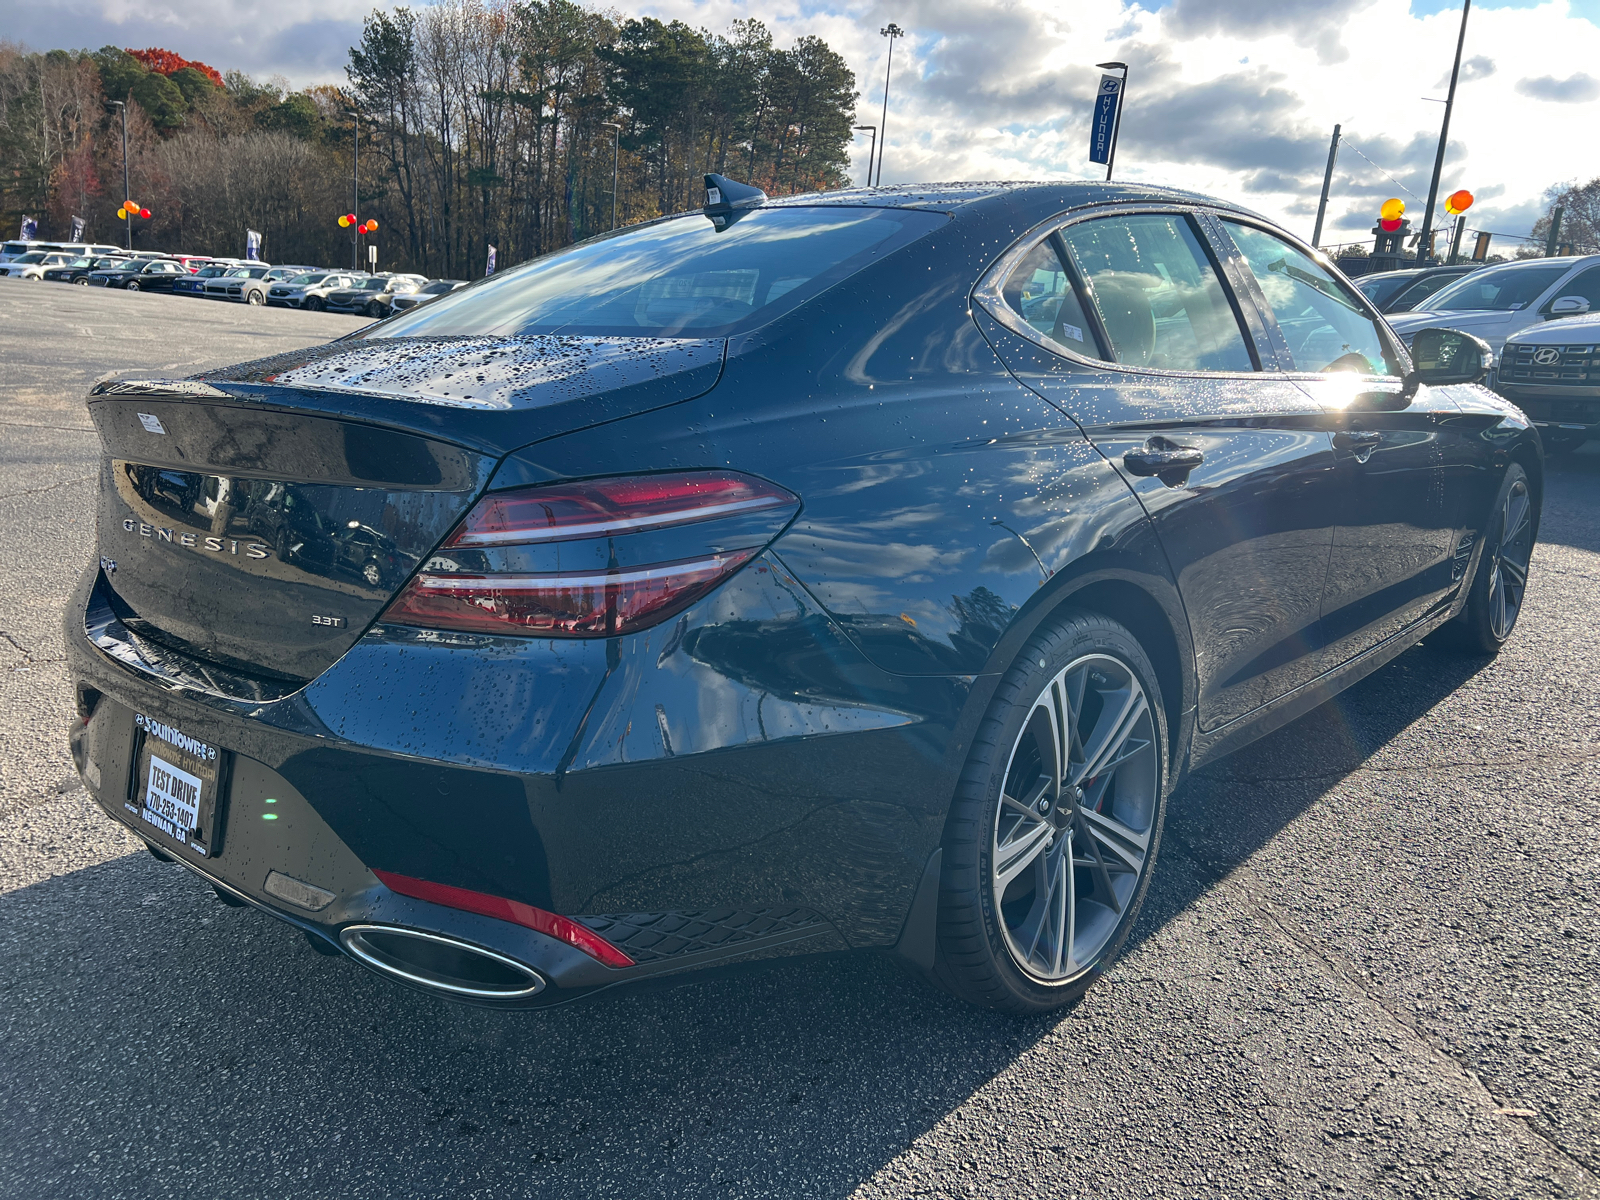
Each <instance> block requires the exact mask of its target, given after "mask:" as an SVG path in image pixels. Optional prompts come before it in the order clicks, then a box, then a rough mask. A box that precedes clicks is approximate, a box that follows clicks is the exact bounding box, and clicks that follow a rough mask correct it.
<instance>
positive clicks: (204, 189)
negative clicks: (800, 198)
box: [0, 0, 856, 277]
mask: <svg viewBox="0 0 1600 1200" xmlns="http://www.w3.org/2000/svg"><path fill="white" fill-rule="evenodd" d="M347 74H348V77H349V82H348V85H347V86H344V87H331V86H323V87H313V88H308V89H305V90H303V91H291V90H289V88H288V87H287V85H286V84H285V83H284V82H283V81H282V80H272V81H257V80H255V79H252V78H251V77H249V76H247V75H245V74H242V73H239V72H235V71H230V72H227V73H225V74H221V75H219V74H218V73H217V72H216V71H214V70H213V69H211V68H210V67H208V66H206V64H204V63H197V62H189V61H187V60H184V59H183V58H181V57H179V56H178V55H176V54H173V53H171V52H170V51H161V50H147V51H132V52H130V51H124V50H120V49H117V48H115V47H106V48H105V49H103V50H99V51H96V52H93V53H86V52H70V51H64V50H52V51H49V52H48V53H44V54H35V53H28V52H25V51H23V50H22V49H21V48H19V47H16V46H8V45H0V219H3V220H4V222H5V226H6V227H5V228H4V230H0V232H3V233H4V234H5V235H6V236H8V237H9V236H14V235H15V233H16V231H17V229H18V227H19V224H20V220H21V218H22V217H23V216H33V217H35V218H37V219H38V221H39V236H40V237H43V238H53V239H64V238H66V237H67V236H69V235H70V233H71V227H72V222H73V218H74V217H80V216H81V217H83V218H84V220H85V222H86V224H87V231H86V236H87V237H88V238H90V239H92V240H96V241H107V242H117V243H121V242H122V241H123V240H124V237H125V234H124V230H123V228H122V223H121V222H120V221H119V220H118V219H117V218H116V210H117V208H118V206H119V205H120V204H121V203H122V201H123V199H124V198H125V197H124V195H123V184H122V172H123V166H122V162H123V159H122V124H121V121H122V117H121V112H120V111H119V110H118V109H117V108H116V107H115V105H114V104H112V103H111V102H113V101H122V102H123V103H124V105H125V106H126V114H127V125H128V155H127V159H128V173H129V184H128V192H129V193H130V197H131V198H132V199H134V200H136V201H138V202H139V204H140V205H142V206H143V207H145V208H148V209H150V210H151V218H150V220H149V221H144V220H138V221H136V222H135V226H136V232H135V245H136V246H148V247H161V248H165V249H173V250H177V249H183V250H187V251H191V252H195V253H214V254H231V255H238V254H241V253H242V252H243V246H244V235H245V230H246V229H247V228H248V229H256V230H259V231H261V232H262V233H263V234H264V235H265V239H264V245H263V250H262V253H263V256H264V257H266V258H268V259H269V260H272V261H276V262H313V263H332V264H340V263H345V262H348V261H350V258H351V251H352V244H351V236H352V235H351V234H350V233H349V232H348V231H346V230H344V229H341V228H340V227H339V226H338V223H337V222H338V218H339V216H340V215H342V214H344V213H347V212H349V211H350V210H351V208H352V202H353V201H354V200H355V199H356V196H355V195H353V191H354V192H356V193H358V195H359V204H360V212H361V218H362V220H363V221H365V220H366V219H368V218H375V219H377V221H378V222H379V231H378V233H377V234H375V235H373V236H372V238H371V239H370V240H371V241H372V242H373V244H375V245H377V246H378V248H379V259H380V265H381V266H384V267H388V268H393V269H409V270H417V271H422V272H425V273H427V274H430V275H446V276H458V277H466V276H472V275H476V274H481V273H482V271H483V264H484V259H485V256H486V253H487V248H488V246H489V245H491V244H492V245H494V246H496V247H497V250H498V260H499V262H500V264H502V265H505V264H508V263H512V262H517V261H521V260H522V259H526V258H529V257H532V256H533V255H536V254H540V253H544V252H545V251H548V250H552V249H555V248H557V247H559V246H562V245H565V244H567V243H568V242H571V241H574V240H576V239H579V238H584V237H588V236H590V235H591V234H594V233H599V232H603V231H604V230H606V229H609V228H610V227H611V223H612V204H613V199H612V196H613V192H612V173H613V166H615V171H616V219H617V222H618V223H619V224H628V223H631V222H634V221H639V220H643V219H647V218H649V217H653V216H657V215H660V214H663V213H669V212H676V211H682V210H685V209H688V208H692V207H696V206H698V205H699V204H700V203H701V201H702V191H701V182H700V176H701V175H702V174H704V173H705V172H707V171H716V172H719V173H722V174H727V175H730V176H734V177H737V178H741V179H748V180H751V181H753V182H755V183H757V184H758V185H759V186H761V187H763V188H765V189H766V190H767V191H768V192H769V193H772V194H785V193H792V192H797V191H810V190H819V189H826V188H834V187H840V186H844V185H845V184H847V183H848V182H849V180H848V178H847V177H846V173H845V172H846V168H847V165H848V157H847V153H848V146H849V141H850V137H851V129H850V126H851V124H852V122H853V113H854V108H855V99H856V92H855V77H854V75H853V74H852V72H851V71H850V69H849V68H848V67H847V66H846V65H845V62H844V60H843V59H842V58H841V57H840V56H839V55H838V54H836V53H835V52H834V51H833V50H832V49H830V48H829V47H828V45H827V44H826V43H825V42H823V41H822V40H821V39H820V38H800V39H798V40H797V41H796V42H795V43H794V45H793V46H791V47H790V48H788V49H781V48H779V47H777V46H775V45H774V44H773V41H772V36H771V34H770V33H769V32H768V30H767V29H766V28H765V27H764V26H763V25H762V24H761V23H760V22H758V21H749V20H746V21H736V22H734V24H733V25H732V27H730V29H729V30H728V31H727V32H726V33H725V34H715V33H711V32H708V31H706V30H697V29H692V28H690V27H689V26H687V25H684V24H682V23H681V22H676V21H674V22H671V23H668V24H664V23H662V22H660V21H657V20H655V19H653V18H643V19H618V18H617V17H616V16H615V15H614V14H610V13H607V12H601V11H598V10H594V9H589V8H585V7H583V6H581V5H579V4H576V3H573V2H572V0H501V2H485V0H442V2H441V3H438V4H432V5H428V6H426V7H422V8H419V9H417V10H414V11H413V10H409V9H406V8H397V9H394V10H392V11H389V12H385V11H383V10H375V11H374V12H373V13H372V15H371V16H370V17H368V19H367V21H366V23H365V27H364V30H363V35H362V38H361V42H360V44H359V45H357V46H354V47H352V48H351V50H350V61H349V66H348V69H347ZM357 141H358V142H359V151H360V153H359V172H358V174H357V175H356V178H355V179H354V181H353V180H352V162H351V158H352V149H353V146H354V145H355V144H356V143H357ZM364 257H365V252H364V251H363V258H364Z"/></svg>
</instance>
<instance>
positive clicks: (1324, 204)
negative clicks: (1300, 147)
mask: <svg viewBox="0 0 1600 1200" xmlns="http://www.w3.org/2000/svg"><path fill="white" fill-rule="evenodd" d="M1338 161H1339V126H1337V125H1335V126H1334V127H1333V141H1332V142H1330V143H1329V144H1328V169H1327V170H1326V171H1324V172H1323V173H1322V199H1320V200H1318V201H1317V227H1316V228H1315V229H1313V230H1312V231H1311V244H1312V245H1313V246H1315V247H1316V248H1317V249H1319V250H1320V249H1321V248H1322V218H1323V217H1324V216H1325V215H1326V214H1327V211H1328V189H1329V188H1330V187H1332V186H1333V164H1334V163H1336V162H1338Z"/></svg>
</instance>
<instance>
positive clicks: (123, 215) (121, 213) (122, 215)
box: [117, 208, 128, 221]
mask: <svg viewBox="0 0 1600 1200" xmlns="http://www.w3.org/2000/svg"><path fill="white" fill-rule="evenodd" d="M127 219H128V210H127V209H125V208H119V209H117V220H119V221H126V220H127Z"/></svg>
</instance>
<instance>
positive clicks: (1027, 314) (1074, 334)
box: [1001, 239, 1101, 358]
mask: <svg viewBox="0 0 1600 1200" xmlns="http://www.w3.org/2000/svg"><path fill="white" fill-rule="evenodd" d="M1052 241H1053V239H1052ZM1052 241H1043V242H1040V243H1039V244H1038V245H1037V246H1035V247H1034V248H1033V249H1032V250H1030V251H1028V255H1027V257H1026V258H1024V259H1023V260H1022V261H1021V262H1020V263H1019V264H1017V267H1016V269H1015V270H1014V271H1012V272H1011V274H1010V275H1009V276H1007V277H1006V282H1005V286H1004V287H1003V288H1002V289H1001V295H1002V297H1003V299H1004V300H1005V303H1006V307H1007V308H1009V309H1010V310H1011V311H1012V312H1014V313H1016V314H1017V315H1018V316H1019V317H1021V318H1022V319H1023V320H1024V321H1026V322H1027V323H1028V324H1029V325H1030V326H1032V327H1033V328H1034V329H1035V330H1036V331H1037V332H1039V333H1042V334H1043V335H1044V336H1045V337H1047V338H1049V339H1050V340H1051V341H1053V342H1055V343H1056V344H1057V345H1059V346H1064V347H1066V348H1067V349H1068V350H1076V351H1077V352H1078V353H1080V354H1087V355H1089V356H1090V357H1092V358H1099V357H1101V352H1100V349H1099V347H1098V346H1097V345H1096V344H1095V338H1094V334H1093V333H1092V332H1090V328H1089V320H1088V318H1087V317H1085V316H1084V314H1083V305H1082V304H1081V303H1080V302H1079V300H1078V294H1077V292H1076V291H1075V290H1074V288H1073V286H1072V279H1071V277H1070V276H1069V275H1068V274H1067V269H1066V267H1065V265H1063V263H1062V261H1061V257H1060V255H1058V254H1057V253H1056V249H1055V246H1054V245H1053V244H1052Z"/></svg>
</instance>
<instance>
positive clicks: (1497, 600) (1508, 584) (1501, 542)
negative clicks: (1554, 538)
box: [1441, 463, 1539, 654]
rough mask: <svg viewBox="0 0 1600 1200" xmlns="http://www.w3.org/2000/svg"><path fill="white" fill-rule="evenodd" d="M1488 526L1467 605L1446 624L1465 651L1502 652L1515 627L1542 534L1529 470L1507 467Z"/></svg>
mask: <svg viewBox="0 0 1600 1200" xmlns="http://www.w3.org/2000/svg"><path fill="white" fill-rule="evenodd" d="M1489 513H1490V515H1489V520H1488V522H1487V523H1486V524H1485V526H1484V533H1483V551H1482V553H1480V554H1479V555H1478V568H1477V570H1476V572H1474V574H1473V576H1472V586H1471V588H1470V589H1469V590H1468V592H1467V603H1466V606H1465V607H1464V608H1463V609H1462V610H1461V614H1460V615H1459V616H1458V617H1457V618H1456V619H1455V620H1454V621H1452V622H1451V623H1450V624H1449V625H1446V626H1445V627H1444V630H1442V631H1441V632H1445V631H1448V634H1449V636H1448V637H1447V638H1446V639H1445V640H1446V641H1447V642H1450V643H1453V644H1454V645H1455V647H1456V649H1458V650H1461V651H1463V652H1465V653H1467V654H1499V653H1500V648H1501V647H1502V646H1504V645H1505V644H1506V642H1508V641H1509V640H1510V639H1511V635H1512V634H1513V633H1514V632H1515V631H1516V628H1517V618H1518V617H1520V616H1521V615H1522V603H1523V600H1524V599H1525V597H1526V594H1527V588H1528V563H1529V560H1530V559H1531V558H1532V556H1533V546H1534V543H1535V542H1536V541H1537V540H1538V537H1539V508H1538V504H1537V502H1536V500H1535V498H1534V494H1533V489H1532V488H1531V487H1530V486H1529V484H1528V473H1527V472H1526V471H1524V470H1523V469H1522V467H1521V466H1520V465H1519V464H1517V463H1512V464H1511V465H1510V466H1509V467H1507V468H1506V474H1505V478H1504V479H1503V480H1501V481H1500V491H1499V493H1498V494H1497V495H1496V496H1495V501H1494V507H1493V508H1492V509H1490V510H1489Z"/></svg>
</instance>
